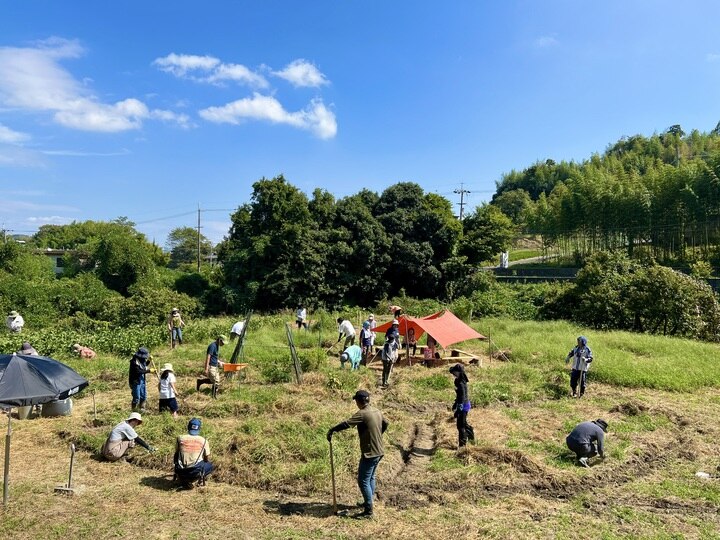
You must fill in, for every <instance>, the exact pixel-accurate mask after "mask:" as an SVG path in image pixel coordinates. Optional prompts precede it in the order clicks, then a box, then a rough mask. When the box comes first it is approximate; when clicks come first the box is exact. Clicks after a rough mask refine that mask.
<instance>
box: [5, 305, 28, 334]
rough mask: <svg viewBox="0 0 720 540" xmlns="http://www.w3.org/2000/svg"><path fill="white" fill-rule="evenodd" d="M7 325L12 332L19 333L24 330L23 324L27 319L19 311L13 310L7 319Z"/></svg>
mask: <svg viewBox="0 0 720 540" xmlns="http://www.w3.org/2000/svg"><path fill="white" fill-rule="evenodd" d="M5 326H7V329H8V330H10V331H11V332H13V333H15V334H19V333H20V332H22V329H23V326H25V319H23V318H22V315H20V314H19V313H18V312H17V311H15V310H12V311H11V312H10V313H8V316H7V319H5Z"/></svg>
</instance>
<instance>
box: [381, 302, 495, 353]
mask: <svg viewBox="0 0 720 540" xmlns="http://www.w3.org/2000/svg"><path fill="white" fill-rule="evenodd" d="M398 322H399V323H400V325H399V328H398V331H399V332H400V335H401V336H405V335H407V331H408V330H409V329H410V328H413V329H414V330H415V338H416V339H420V336H422V335H423V334H424V333H428V334H430V335H431V336H432V337H433V338H435V341H437V343H438V345H440V346H441V347H442V348H443V349H447V348H448V347H449V346H450V345H454V344H455V343H460V342H461V341H467V340H468V339H487V338H486V337H485V336H483V335H482V334H480V333H478V332H476V331H475V330H473V329H472V328H470V327H469V326H468V325H467V324H465V323H464V322H462V321H461V320H460V319H458V318H457V317H456V316H455V314H454V313H452V312H451V311H449V310H445V311H438V312H437V313H433V314H432V315H428V316H427V317H421V318H417V317H408V316H407V315H401V316H400V318H399V319H398ZM391 326H392V321H391V322H388V323H385V324H381V325H380V326H378V327H377V328H375V329H374V332H378V333H385V332H386V331H387V330H388V328H390V327H391Z"/></svg>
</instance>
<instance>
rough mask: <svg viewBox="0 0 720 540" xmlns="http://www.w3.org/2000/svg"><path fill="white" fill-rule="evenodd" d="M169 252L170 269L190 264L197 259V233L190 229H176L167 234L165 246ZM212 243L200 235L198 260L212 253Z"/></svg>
mask: <svg viewBox="0 0 720 540" xmlns="http://www.w3.org/2000/svg"><path fill="white" fill-rule="evenodd" d="M166 247H167V249H168V251H170V263H169V266H170V267H171V268H177V267H178V266H180V265H181V264H192V263H195V262H196V261H197V258H198V232H197V230H196V229H193V228H192V227H177V228H175V229H173V230H171V231H170V234H168V239H167V245H166ZM212 247H213V245H212V242H211V241H210V240H208V239H207V237H205V235H203V234H200V246H199V248H200V260H201V261H202V260H203V258H204V257H205V256H207V255H210V253H211V252H212Z"/></svg>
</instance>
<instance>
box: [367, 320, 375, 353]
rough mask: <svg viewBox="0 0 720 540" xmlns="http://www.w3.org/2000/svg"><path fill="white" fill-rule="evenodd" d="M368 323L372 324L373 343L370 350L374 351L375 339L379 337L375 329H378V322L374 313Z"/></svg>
mask: <svg viewBox="0 0 720 540" xmlns="http://www.w3.org/2000/svg"><path fill="white" fill-rule="evenodd" d="M368 322H369V323H370V333H371V338H372V340H371V342H370V350H371V351H372V350H373V348H374V347H375V338H376V337H377V334H376V333H375V328H377V321H376V320H375V315H373V314H372V313H371V314H370V315H369V316H368Z"/></svg>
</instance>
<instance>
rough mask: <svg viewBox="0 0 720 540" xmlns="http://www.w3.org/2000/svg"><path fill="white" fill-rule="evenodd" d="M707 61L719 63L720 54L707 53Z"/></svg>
mask: <svg viewBox="0 0 720 540" xmlns="http://www.w3.org/2000/svg"><path fill="white" fill-rule="evenodd" d="M705 60H706V61H707V62H717V61H718V60H720V54H718V53H707V54H706V55H705Z"/></svg>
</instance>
